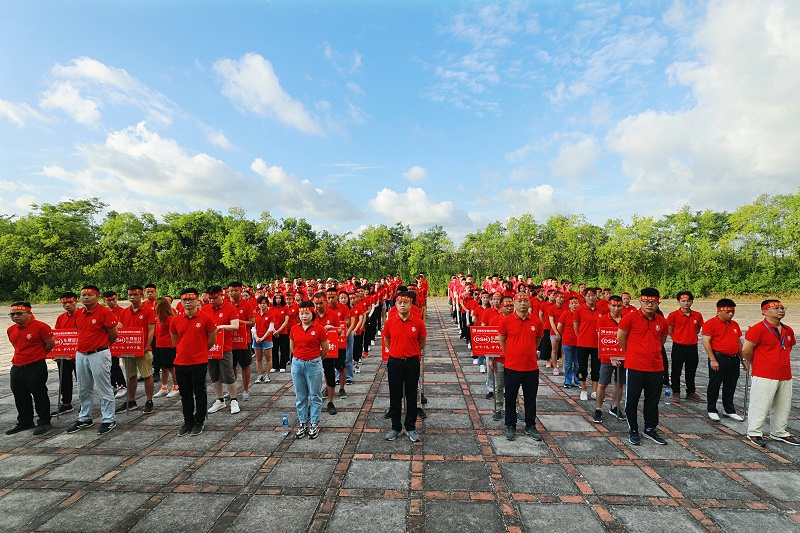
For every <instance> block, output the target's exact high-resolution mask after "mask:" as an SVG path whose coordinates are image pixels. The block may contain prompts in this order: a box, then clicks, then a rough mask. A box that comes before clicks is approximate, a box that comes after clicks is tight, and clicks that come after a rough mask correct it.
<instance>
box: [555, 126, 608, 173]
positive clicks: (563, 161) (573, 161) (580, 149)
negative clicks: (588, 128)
mask: <svg viewBox="0 0 800 533" xmlns="http://www.w3.org/2000/svg"><path fill="white" fill-rule="evenodd" d="M581 137H582V138H581V139H579V140H578V141H576V142H574V143H565V144H562V145H561V148H560V149H559V151H558V156H557V157H556V158H555V159H553V160H552V161H550V162H549V163H548V166H549V167H550V170H552V171H553V174H555V175H556V176H561V177H564V178H567V179H577V178H586V177H589V176H593V175H594V174H595V163H596V162H597V158H598V156H599V155H600V146H599V144H598V142H597V139H596V138H595V137H594V136H592V135H585V136H581Z"/></svg>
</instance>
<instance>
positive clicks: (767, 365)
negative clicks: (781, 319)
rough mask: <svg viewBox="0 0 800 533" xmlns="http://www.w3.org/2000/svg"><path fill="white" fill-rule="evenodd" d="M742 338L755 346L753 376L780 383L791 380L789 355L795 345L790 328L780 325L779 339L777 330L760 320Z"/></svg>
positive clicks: (795, 341)
mask: <svg viewBox="0 0 800 533" xmlns="http://www.w3.org/2000/svg"><path fill="white" fill-rule="evenodd" d="M744 338H745V339H747V340H748V341H750V342H752V343H753V344H755V345H756V347H755V349H754V350H753V375H754V376H756V377H759V378H766V379H776V380H781V381H785V380H791V379H792V365H791V363H790V361H789V355H790V354H791V353H792V346H794V345H795V344H796V343H797V340H796V339H795V337H794V331H793V330H792V328H790V327H789V326H787V325H786V324H782V326H781V333H780V337H779V334H778V330H777V329H775V328H773V327H772V326H771V325H769V323H768V322H767V321H766V320H762V321H761V322H759V323H758V324H755V325H754V326H752V327H751V328H750V329H748V330H747V333H745V336H744ZM781 340H782V341H783V346H782V347H781Z"/></svg>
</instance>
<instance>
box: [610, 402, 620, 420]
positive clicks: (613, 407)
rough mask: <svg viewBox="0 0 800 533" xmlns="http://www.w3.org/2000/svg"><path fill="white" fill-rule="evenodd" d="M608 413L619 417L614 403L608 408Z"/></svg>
mask: <svg viewBox="0 0 800 533" xmlns="http://www.w3.org/2000/svg"><path fill="white" fill-rule="evenodd" d="M608 414H610V415H611V416H613V417H614V418H619V414H618V412H617V406H616V405H614V406H612V407H611V408H610V409H609V410H608Z"/></svg>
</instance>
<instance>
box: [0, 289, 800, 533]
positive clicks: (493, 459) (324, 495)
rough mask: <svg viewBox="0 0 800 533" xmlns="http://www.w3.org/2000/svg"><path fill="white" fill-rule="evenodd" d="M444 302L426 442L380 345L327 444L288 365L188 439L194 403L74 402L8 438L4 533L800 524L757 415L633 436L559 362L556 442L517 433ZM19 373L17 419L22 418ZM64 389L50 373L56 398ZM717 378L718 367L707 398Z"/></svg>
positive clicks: (439, 310)
mask: <svg viewBox="0 0 800 533" xmlns="http://www.w3.org/2000/svg"><path fill="white" fill-rule="evenodd" d="M430 305H431V308H430V310H429V311H430V316H429V318H428V328H429V329H428V332H429V333H428V334H429V337H428V345H427V348H426V350H425V351H426V357H425V364H424V380H425V394H426V396H427V397H428V400H429V403H428V404H427V405H426V406H425V408H426V411H427V413H428V418H427V419H426V420H422V421H420V422H418V425H417V427H418V430H419V431H420V435H421V437H422V440H421V442H419V443H416V444H413V443H411V442H410V441H409V440H408V439H407V438H406V437H405V436H402V437H401V438H398V439H397V440H395V441H393V442H387V441H384V440H383V435H384V434H385V432H386V431H388V430H389V429H390V427H389V426H390V424H389V422H388V421H387V420H384V418H383V413H384V412H385V410H386V409H387V408H388V385H387V383H386V379H385V378H386V376H385V373H386V370H385V366H384V365H382V364H381V361H380V357H379V353H380V351H379V349H377V347H376V348H373V350H372V351H371V356H370V357H369V358H367V359H365V360H364V361H363V363H362V372H361V373H360V374H356V376H355V378H356V382H355V383H354V384H353V385H352V386H350V387H348V389H347V391H348V393H349V396H348V398H346V399H344V400H343V399H339V398H338V397H337V399H336V402H335V403H336V406H337V408H338V409H339V414H337V415H335V416H329V415H328V414H327V413H326V412H325V411H324V410H323V414H322V419H321V424H320V425H321V428H322V430H321V432H320V436H319V438H318V439H316V440H308V439H303V440H295V439H294V433H293V432H291V433H290V434H289V436H287V437H284V436H283V435H282V433H281V418H282V416H283V413H288V414H289V420H290V426H291V427H294V426H296V423H297V418H296V415H295V411H294V395H293V391H292V386H291V381H290V376H289V374H288V373H285V374H271V377H272V380H273V381H272V382H271V383H268V384H254V385H251V387H250V391H251V394H252V396H251V398H250V400H249V401H247V402H243V403H242V404H241V405H242V412H241V413H238V414H236V415H231V414H230V412H228V411H227V410H223V411H220V412H218V413H215V414H212V415H209V417H208V420H207V421H206V426H205V430H204V432H203V433H202V434H201V435H200V436H197V437H188V436H187V437H181V438H179V437H177V430H178V427H179V425H180V424H181V423H182V416H181V412H180V401H179V399H177V398H176V399H166V398H156V400H155V402H156V412H155V413H154V414H153V415H150V416H148V415H144V414H142V412H141V410H137V411H132V412H131V413H129V414H121V415H119V416H118V426H117V428H116V429H115V430H114V431H113V432H112V433H110V434H109V435H107V436H104V437H100V436H98V435H97V433H96V428H93V429H86V430H83V431H80V432H78V433H75V434H72V435H67V434H65V433H64V429H66V427H67V425H69V424H70V423H71V422H72V421H73V420H74V418H75V416H74V415H75V413H74V412H73V413H69V414H66V415H62V416H61V418H60V420H55V419H54V420H53V425H54V426H55V429H54V430H53V431H51V432H50V433H48V434H46V435H43V436H42V437H33V436H32V435H31V434H30V432H29V431H26V432H22V433H19V434H16V435H13V436H6V435H1V434H0V531H16V532H24V531H80V532H83V531H136V532H138V531H143V532H159V531H165V532H170V533H175V532H178V531H215V532H216V531H248V532H252V531H280V532H282V533H285V532H291V531H312V532H324V531H332V532H348V531H359V532H361V533H363V532H368V531H381V532H388V531H398V532H402V531H414V532H441V531H457V532H459V533H464V532H470V531H476V532H482V533H490V532H494V531H498V532H501V531H506V532H539V531H543V530H544V531H548V532H555V531H582V532H588V531H648V532H654V531H686V532H689V531H737V532H738V531H752V530H755V529H761V530H765V531H768V530H772V531H782V532H784V531H800V469H798V466H797V465H798V459H800V447H792V446H789V445H787V444H783V443H779V442H775V441H768V446H767V448H766V449H760V448H757V447H755V446H753V445H752V444H750V443H749V442H748V441H747V440H746V438H745V436H744V434H745V432H746V422H735V421H729V420H725V419H723V421H721V422H713V421H711V420H709V419H708V417H707V416H706V414H705V402H687V401H681V400H679V399H677V398H676V399H675V400H674V402H673V404H672V405H671V406H664V405H663V404H662V406H661V407H660V418H661V423H660V429H661V433H662V435H663V436H664V437H665V438H666V439H667V440H668V445H667V446H658V445H657V444H655V443H653V442H651V441H649V440H647V439H643V441H642V445H641V446H639V447H633V446H631V445H629V443H628V442H627V426H626V425H625V423H624V422H620V421H618V420H616V419H611V417H609V416H608V415H606V416H605V418H604V423H603V424H598V425H596V424H593V423H591V415H592V413H593V410H594V402H593V401H592V400H590V401H588V402H582V401H580V400H579V399H578V392H579V391H578V390H577V389H569V390H564V389H562V388H561V387H560V384H561V383H563V376H552V375H550V371H549V370H545V369H544V368H543V369H542V372H541V379H540V388H539V396H538V414H539V415H540V416H539V418H538V425H539V429H540V430H541V433H542V436H543V438H544V441H543V442H538V443H537V442H534V441H533V440H532V439H530V438H529V437H527V436H526V435H524V434H523V433H522V432H521V431H518V435H517V440H516V441H513V442H509V441H507V440H506V439H505V436H504V429H505V428H504V427H503V422H502V420H501V421H498V422H495V421H492V420H491V414H492V409H493V400H487V399H486V398H485V395H486V387H485V385H484V380H485V375H484V374H480V373H478V367H477V366H475V365H473V364H472V360H471V357H470V353H469V351H468V350H467V348H466V345H465V344H464V342H463V341H459V340H458V331H457V329H456V327H455V325H454V324H452V322H451V320H450V317H449V314H448V313H447V308H446V300H443V299H431V300H430ZM740 323H741V324H742V325H745V324H748V322H747V321H744V320H740ZM701 352H702V348H701ZM704 360H705V356H704V354H702V353H701V361H704ZM794 367H795V375H797V368H796V367H797V365H796V364H795V365H794ZM5 368H6V370H4V375H2V376H0V391H2V392H0V427H1V428H3V429H6V428H9V427H11V426H13V425H14V423H15V421H16V410H15V408H14V402H13V397H12V396H11V393H10V391H9V389H8V375H7V366H6V367H5ZM56 382H57V375H56V374H55V373H51V380H50V385H49V389H50V393H51V400H52V401H53V402H55V398H56V396H55V391H56V389H57V384H56ZM743 382H744V379H743V378H742V379H740V390H739V391H738V393H737V397H736V404H737V406H739V407H740V408H741V406H742V404H743V394H744V390H743ZM706 383H707V370H706V369H705V364H704V363H701V365H700V369H699V371H698V389H699V390H698V392H699V393H700V394H701V396H703V398H704V397H705V384H706ZM75 394H76V398H75V399H76V400H77V391H76V393H75ZM142 394H143V392H142V391H141V387H140V390H139V395H140V396H141V395H142ZM798 396H800V395H798V394H795V401H794V404H793V410H792V417H791V418H790V428H789V429H790V431H792V432H793V433H795V434H797V433H800V422H799V421H798V415H797V413H798V411H797V407H798ZM141 403H143V402H141V401H140V404H141ZM605 407H606V410H607V409H608V403H607V402H606V405H605ZM521 426H522V424H520V427H521Z"/></svg>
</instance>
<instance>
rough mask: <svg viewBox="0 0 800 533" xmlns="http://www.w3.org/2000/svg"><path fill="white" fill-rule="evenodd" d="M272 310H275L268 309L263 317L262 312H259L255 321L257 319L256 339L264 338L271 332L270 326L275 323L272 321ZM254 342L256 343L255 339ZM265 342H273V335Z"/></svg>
mask: <svg viewBox="0 0 800 533" xmlns="http://www.w3.org/2000/svg"><path fill="white" fill-rule="evenodd" d="M272 309H273V308H272V307H270V308H268V309H267V312H266V313H264V314H263V315H262V314H261V311H260V310H259V311H258V312H256V316H255V319H256V337H257V338H259V339H260V338H261V337H263V336H264V335H265V334H266V333H267V331H269V325H270V324H271V323H272V322H273V321H272V317H273V313H272ZM254 341H255V339H254ZM264 341H266V342H272V333H270V334H269V335H267V336H266V337H265V338H264Z"/></svg>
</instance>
